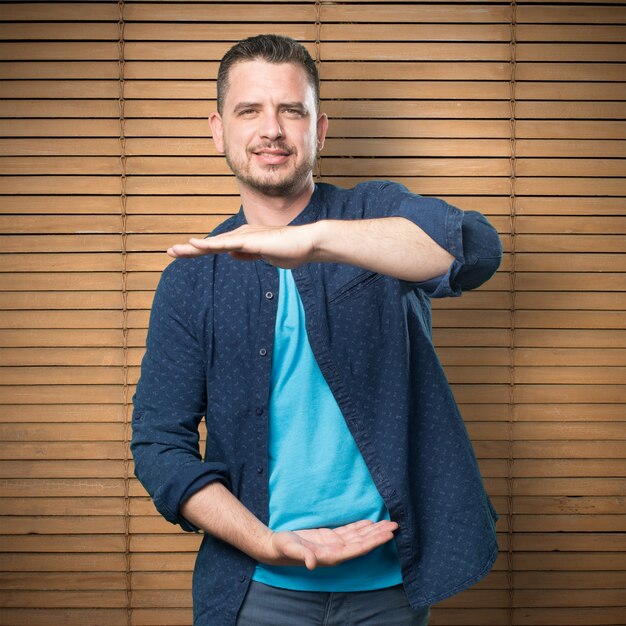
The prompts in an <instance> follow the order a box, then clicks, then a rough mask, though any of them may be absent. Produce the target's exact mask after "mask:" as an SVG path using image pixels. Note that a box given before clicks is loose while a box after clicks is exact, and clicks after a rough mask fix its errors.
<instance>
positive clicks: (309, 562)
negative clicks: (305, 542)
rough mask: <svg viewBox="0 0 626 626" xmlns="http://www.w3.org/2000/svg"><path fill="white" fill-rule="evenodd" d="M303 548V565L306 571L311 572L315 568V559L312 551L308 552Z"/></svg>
mask: <svg viewBox="0 0 626 626" xmlns="http://www.w3.org/2000/svg"><path fill="white" fill-rule="evenodd" d="M302 547H303V549H304V550H303V556H304V565H305V566H306V568H307V569H308V570H313V569H315V568H316V567H317V557H316V556H315V552H313V550H309V548H307V547H306V546H302Z"/></svg>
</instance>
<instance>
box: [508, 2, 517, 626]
mask: <svg viewBox="0 0 626 626" xmlns="http://www.w3.org/2000/svg"><path fill="white" fill-rule="evenodd" d="M516 26H517V5H516V2H515V0H513V1H512V2H511V22H510V41H509V50H510V57H511V59H510V81H509V104H510V157H509V163H510V169H509V178H510V193H509V226H510V242H511V243H510V271H509V288H510V294H509V297H510V303H509V402H508V420H507V423H508V446H507V521H508V527H507V553H506V554H507V590H508V611H507V623H508V626H512V625H513V621H514V609H515V570H514V550H513V538H514V519H515V511H514V493H515V490H514V476H515V472H514V461H515V458H514V449H513V442H514V436H515V431H514V423H515V419H516V415H515V347H516V346H515V311H516V301H515V295H516V290H515V256H516V255H515V233H516V208H517V206H516V205H517V202H516V196H515V180H516V128H515V121H516V114H515V102H516V93H515V79H516V65H517V54H516Z"/></svg>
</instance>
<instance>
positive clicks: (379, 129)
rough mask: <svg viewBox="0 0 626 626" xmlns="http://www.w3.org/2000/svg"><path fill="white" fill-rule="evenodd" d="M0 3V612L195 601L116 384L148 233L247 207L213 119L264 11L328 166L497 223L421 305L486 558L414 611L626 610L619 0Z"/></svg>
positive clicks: (135, 319) (124, 620) (29, 617)
mask: <svg viewBox="0 0 626 626" xmlns="http://www.w3.org/2000/svg"><path fill="white" fill-rule="evenodd" d="M0 11H1V13H2V15H1V19H2V21H3V23H2V39H3V41H2V43H0V54H1V58H2V64H1V66H2V83H1V84H2V95H3V97H4V100H3V101H2V103H0V106H1V107H2V118H3V119H2V122H1V123H2V140H1V142H0V147H1V154H0V166H1V168H2V171H1V173H2V174H3V175H4V176H3V179H2V189H1V190H0V193H1V194H2V196H1V207H2V210H1V211H2V212H1V215H0V227H1V229H2V235H1V248H0V252H1V253H2V268H1V272H0V281H1V285H0V289H1V290H2V292H1V293H0V298H1V307H2V311H0V340H1V342H2V346H3V349H2V353H1V362H0V365H1V367H2V371H1V375H2V376H1V386H0V389H1V394H2V395H1V399H0V410H1V414H2V424H1V425H0V450H1V456H0V459H1V460H0V472H1V478H0V481H1V483H0V484H1V485H2V489H1V504H2V512H3V514H4V516H3V517H2V518H1V524H2V526H1V529H0V533H1V535H0V541H1V543H2V546H1V550H2V557H1V566H0V570H1V571H0V579H1V585H0V607H1V610H0V624H2V625H4V626H8V625H11V626H13V625H24V626H38V625H54V626H57V625H64V626H109V625H124V624H133V625H155V626H156V625H162V626H179V625H180V626H182V625H189V624H191V621H192V617H191V594H190V591H189V588H190V582H191V570H192V567H193V562H194V555H195V552H196V549H197V546H198V542H199V537H198V536H195V535H193V534H186V533H183V532H182V531H180V530H179V529H178V528H177V527H174V526H171V525H170V524H168V523H167V522H165V521H164V520H163V519H161V518H160V517H159V516H158V515H157V514H156V511H155V509H154V507H153V505H152V504H151V502H150V501H149V499H148V498H147V496H146V493H145V492H144V491H143V489H142V487H141V486H140V485H139V484H138V483H137V481H136V480H135V479H134V477H133V472H132V460H131V459H130V457H129V452H128V440H129V436H130V427H129V423H128V420H129V416H130V401H131V397H132V393H133V389H134V384H135V383H136V381H137V378H138V376H139V364H140V359H141V356H142V352H143V347H144V341H145V334H146V327H147V322H148V314H149V308H150V303H151V299H152V293H153V290H154V287H155V285H156V283H157V280H158V277H159V273H160V272H161V270H162V269H163V268H164V267H165V265H166V264H167V262H168V257H166V255H165V254H164V252H163V251H164V250H165V248H166V247H167V246H168V245H170V244H172V243H174V242H180V241H184V240H186V239H187V237H188V236H190V235H194V234H195V235H198V234H200V235H204V234H206V233H207V232H208V231H210V230H211V229H212V228H213V227H214V226H215V225H216V224H217V223H219V222H220V221H222V220H223V219H224V218H225V217H226V216H227V215H229V214H231V213H232V212H234V211H236V210H237V209H238V202H237V196H236V187H235V184H234V181H233V178H232V176H231V175H230V173H229V171H228V169H227V167H226V164H225V162H224V161H223V159H222V158H221V157H219V156H217V155H216V153H215V151H214V148H213V146H212V144H211V141H210V139H209V132H208V125H207V123H206V119H205V118H206V117H207V115H208V113H209V112H210V111H211V110H213V108H214V97H215V82H214V79H215V76H216V72H217V65H218V60H219V59H220V57H221V56H222V55H223V53H224V52H225V51H226V50H227V49H228V47H230V45H232V43H233V42H234V41H236V40H238V39H240V38H242V37H246V36H249V35H253V34H258V33H262V32H275V33H282V34H287V35H290V36H292V37H294V38H296V39H298V40H300V41H302V42H303V43H305V45H306V46H307V47H308V48H309V50H310V51H311V53H312V55H313V56H314V57H316V58H317V59H318V60H319V68H320V72H321V76H322V79H323V82H322V97H323V100H324V102H323V106H324V109H325V110H326V111H327V112H328V113H329V115H330V117H331V126H330V133H329V135H330V138H329V140H328V144H327V147H326V148H325V150H324V153H323V157H322V159H321V162H320V164H319V170H320V171H319V172H318V174H319V175H320V176H321V178H322V179H323V180H327V181H330V182H333V183H338V184H340V185H345V186H350V185H352V184H354V183H356V182H357V181H360V180H365V179H369V178H393V179H394V180H398V181H401V182H403V183H405V184H406V185H408V186H409V187H410V188H411V189H412V190H413V191H415V192H418V193H421V194H423V195H437V196H440V197H443V198H445V199H447V200H448V201H450V202H452V203H453V204H456V205H457V206H459V207H461V208H463V209H478V210H481V211H483V212H484V213H485V214H486V215H488V216H489V218H490V220H491V221H492V222H493V224H494V225H495V226H496V227H497V228H498V230H499V232H500V233H501V236H502V240H503V242H504V247H505V252H506V254H505V259H504V263H503V266H502V268H501V269H500V271H499V272H498V274H497V275H496V276H495V277H494V279H493V280H491V281H490V282H489V283H488V284H487V285H486V286H485V287H483V288H481V289H479V290H478V291H476V292H472V293H468V294H466V295H465V296H464V297H463V298H461V299H451V300H447V301H441V302H436V303H435V306H434V308H435V313H434V326H435V331H434V334H435V340H436V343H437V346H438V347H439V350H440V354H441V358H442V361H443V363H444V365H445V368H446V371H447V373H448V376H449V378H450V380H451V382H452V384H453V389H454V393H455V396H456V398H457V400H458V401H459V403H460V405H461V410H462V412H463V415H464V417H465V420H466V422H467V425H468V429H469V432H470V434H471V436H472V439H473V442H474V445H475V449H476V452H477V455H478V457H479V460H480V465H481V468H482V471H483V474H484V477H485V482H486V485H487V488H488V491H489V492H490V494H491V495H492V497H493V500H494V503H495V505H496V508H497V509H498V511H499V512H500V513H501V519H500V521H499V523H498V530H499V537H500V548H501V554H500V557H499V559H498V561H497V563H496V565H495V568H494V570H493V572H492V573H491V574H490V575H489V576H488V577H487V578H485V579H484V580H483V581H482V582H481V583H479V584H478V585H476V586H475V587H474V588H472V589H470V590H468V591H466V592H464V593H462V594H460V595H458V596H456V597H454V598H452V599H449V600H447V601H445V602H443V603H441V604H440V605H439V606H437V607H436V608H435V609H434V610H433V613H432V620H431V623H432V625H433V626H443V625H450V626H452V625H458V626H472V625H485V626H492V625H508V624H519V625H537V626H540V625H543V626H553V625H564V626H574V625H585V626H597V625H613V626H615V625H618V624H626V592H625V590H626V541H625V533H624V531H625V530H626V512H625V508H624V503H625V491H626V482H625V476H626V459H625V456H626V455H625V451H626V445H625V439H626V429H625V425H626V424H625V412H624V406H625V403H626V388H625V386H624V382H625V381H626V315H625V308H626V307H625V305H626V254H625V252H626V243H625V242H626V238H625V235H624V234H625V233H626V203H625V200H624V196H625V192H626V183H625V181H624V177H623V176H624V173H625V168H624V157H625V156H626V141H624V139H625V138H626V131H625V125H624V118H626V115H625V106H624V96H625V94H626V89H625V81H626V65H625V63H624V61H625V60H626V46H625V45H624V43H623V42H624V41H626V26H625V24H626V7H625V6H624V3H619V2H610V1H609V0H607V1H605V2H603V3H600V2H596V1H594V0H586V1H585V0H582V1H581V2H578V3H570V2H561V1H559V0H554V1H553V2H544V1H539V2H522V1H520V2H517V3H515V2H513V3H507V2H498V1H483V2H460V3H459V2H457V3H452V2H448V1H446V0H430V1H428V2H401V1H400V2H397V3H393V4H390V3H384V2H379V1H376V0H373V1H371V2H369V1H362V2H356V1H354V2H353V1H351V0H340V1H338V2H326V1H323V2H318V3H315V2H311V1H308V2H261V1H256V2H249V3H246V2H238V1H231V2H169V3H168V2H164V3H160V2H159V3H157V2H152V3H151V2H126V3H119V5H118V3H116V2H82V3H72V2H60V3H40V4H36V3H2V4H1V5H0ZM442 558H445V555H442ZM294 626H297V625H294Z"/></svg>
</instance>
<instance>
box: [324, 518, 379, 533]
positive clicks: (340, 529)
mask: <svg viewBox="0 0 626 626" xmlns="http://www.w3.org/2000/svg"><path fill="white" fill-rule="evenodd" d="M373 525H374V522H372V520H369V519H362V520H359V521H358V522H351V523H350V524H345V525H344V526H337V528H334V529H333V531H334V532H335V533H337V534H338V535H346V534H351V533H353V532H354V531H357V530H360V529H362V528H367V527H370V526H373Z"/></svg>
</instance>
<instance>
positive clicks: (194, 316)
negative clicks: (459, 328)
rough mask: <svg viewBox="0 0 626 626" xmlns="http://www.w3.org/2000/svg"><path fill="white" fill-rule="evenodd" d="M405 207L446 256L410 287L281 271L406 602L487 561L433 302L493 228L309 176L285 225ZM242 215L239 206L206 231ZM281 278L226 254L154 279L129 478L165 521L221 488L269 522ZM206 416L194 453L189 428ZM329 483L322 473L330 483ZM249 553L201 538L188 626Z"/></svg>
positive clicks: (493, 547) (473, 265)
mask: <svg viewBox="0 0 626 626" xmlns="http://www.w3.org/2000/svg"><path fill="white" fill-rule="evenodd" d="M394 216H399V217H404V218H407V219H409V220H410V221H412V222H414V223H415V224H417V225H418V226H420V227H421V228H422V229H423V230H424V231H425V232H426V233H427V234H428V235H429V236H430V237H432V238H433V239H434V240H435V241H436V242H437V243H438V244H439V245H441V246H442V247H443V248H445V249H446V250H448V251H449V252H450V253H451V254H452V255H453V256H454V257H455V260H454V262H453V263H452V265H451V266H450V268H449V270H448V272H447V273H446V274H445V275H443V276H440V277H438V278H436V279H433V280H430V281H427V282H424V283H411V282H407V281H403V280H399V279H397V278H392V277H389V276H385V275H382V274H377V273H375V272H372V271H369V270H365V269H362V268H359V267H356V266H352V265H347V264H338V263H309V264H305V265H303V266H301V267H299V268H297V269H294V270H293V276H294V279H295V282H296V286H297V288H298V292H299V294H300V297H301V299H302V302H303V305H304V309H305V315H306V330H307V333H308V336H309V341H310V344H311V347H312V349H313V353H314V355H315V358H316V360H317V362H318V365H319V367H320V370H321V372H322V374H323V376H324V378H325V379H326V381H327V383H328V385H329V387H330V389H331V391H332V393H333V395H334V396H335V398H336V400H337V403H338V405H339V407H340V408H341V411H342V413H343V415H344V417H345V419H346V422H347V424H348V427H349V428H350V431H351V432H352V434H353V436H354V439H355V441H356V443H357V445H358V447H359V450H360V451H361V454H362V455H363V458H364V460H365V462H366V464H367V467H368V469H369V471H370V473H371V475H372V478H373V480H374V483H375V485H376V488H377V489H378V491H379V492H380V494H381V496H382V498H383V500H384V501H385V504H386V505H387V508H388V510H389V513H390V516H391V519H392V520H394V521H396V522H398V524H399V528H398V530H397V531H396V532H395V539H394V540H395V542H396V545H397V548H398V554H399V557H400V563H401V568H402V576H403V581H404V587H405V590H406V593H407V596H408V599H409V602H410V603H411V605H412V606H413V607H415V608H418V607H423V606H428V605H432V604H434V603H436V602H438V601H440V600H442V599H444V598H446V597H448V596H451V595H453V594H456V593H458V592H459V591H461V590H463V589H465V588H467V587H469V586H470V585H472V584H474V583H476V582H477V581H478V580H479V579H480V578H482V577H483V576H484V575H485V574H486V573H487V572H488V571H489V570H490V569H491V567H492V565H493V563H494V561H495V558H496V556H497V554H498V546H497V541H496V533H495V522H496V520H497V517H498V516H497V514H496V512H495V510H494V509H493V506H492V504H491V502H490V499H489V497H488V495H487V494H486V492H485V489H484V486H483V482H482V478H481V475H480V472H479V469H478V464H477V462H476V458H475V455H474V451H473V448H472V445H471V442H470V440H469V437H468V434H467V431H466V429H465V425H464V423H463V420H462V418H461V416H460V414H459V411H458V409H457V406H456V404H455V401H454V398H453V396H452V392H451V390H450V387H449V384H448V382H447V380H446V377H445V374H444V371H443V369H442V366H441V363H440V362H439V359H438V357H437V354H436V352H435V349H434V347H433V344H432V340H431V314H430V302H429V299H430V298H431V297H443V296H458V295H460V294H461V293H462V291H463V290H466V289H472V288H474V287H478V286H479V285H481V284H482V283H484V282H485V281H486V280H488V279H489V278H490V277H491V276H492V275H493V274H494V272H495V271H496V270H497V268H498V266H499V264H500V260H501V255H502V248H501V244H500V239H499V237H498V234H497V232H496V231H495V229H494V228H493V227H492V226H491V225H490V224H489V222H488V221H487V220H486V219H485V218H484V217H483V216H482V215H481V214H480V213H477V212H475V211H467V212H463V211H461V210H459V209H457V208H455V207H452V206H450V205H449V204H447V203H445V202H443V201H442V200H438V199H433V198H423V197H420V196H416V195H415V194H412V193H409V192H408V191H407V190H406V188H404V187H403V186H402V185H399V184H396V183H391V182H386V181H372V182H369V183H363V184H360V185H357V186H356V187H355V188H354V189H350V190H346V189H341V188H339V187H334V186H332V185H328V184H318V185H316V188H315V192H314V194H313V196H312V197H311V200H310V202H309V204H308V205H307V206H306V208H305V209H304V210H303V211H302V212H301V213H300V214H299V215H298V216H297V217H296V218H295V219H294V220H293V221H292V222H291V224H292V225H298V224H307V223H311V222H315V221H317V220H323V219H338V220H353V219H370V218H382V217H394ZM244 223H245V216H244V213H243V210H240V211H239V213H238V214H236V215H234V216H232V217H231V218H229V219H227V220H226V221H225V222H223V223H222V224H220V226H218V227H217V228H216V229H215V231H213V233H212V234H218V233H221V232H226V231H229V230H233V229H234V228H237V227H238V226H241V225H242V224H244ZM277 290H278V271H277V269H276V268H275V267H273V266H272V265H270V264H268V263H266V262H265V261H254V262H249V261H237V260H235V259H233V258H232V257H231V256H230V255H228V254H221V255H207V256H202V257H197V258H193V259H178V260H176V261H174V262H173V263H171V264H170V265H169V266H168V267H167V268H166V269H165V271H164V272H163V275H162V277H161V281H160V283H159V286H158V288H157V291H156V294H155V298H154V303H153V307H152V313H151V316H150V328H149V331H148V339H147V349H146V354H145V356H144V359H143V361H142V365H141V378H140V380H139V383H138V386H137V393H136V395H135V397H134V405H135V406H134V412H133V437H132V441H131V449H132V453H133V456H134V460H135V474H136V476H137V477H138V479H139V480H140V481H141V483H142V484H143V485H144V486H145V488H146V489H147V491H148V493H149V494H150V495H151V497H152V499H153V500H154V503H155V505H156V507H157V509H158V510H159V511H160V513H161V514H162V515H163V516H164V517H165V518H166V519H167V520H169V521H170V522H172V523H178V524H180V525H181V526H182V528H184V529H185V530H195V528H194V527H193V526H192V525H191V524H189V523H188V522H187V521H186V520H185V519H184V518H182V517H181V515H180V513H179V506H180V504H181V503H182V502H184V500H185V499H186V498H188V497H189V496H190V495H191V494H192V493H194V492H195V491H197V490H198V489H200V488H201V487H203V486H204V485H206V484H207V483H209V482H211V481H215V480H219V481H221V482H223V483H224V484H225V485H226V486H227V487H228V488H229V489H230V490H231V491H232V493H233V494H234V495H235V496H236V497H237V498H239V500H241V502H242V503H243V504H244V505H245V506H246V507H248V508H249V509H250V510H251V511H252V512H253V513H254V514H255V515H256V516H257V517H258V518H259V519H260V520H261V521H263V522H264V523H267V521H268V454H267V442H268V414H267V412H268V403H269V389H270V369H271V361H272V359H271V356H272V347H273V345H274V323H275V318H276V303H277V300H278V298H277V297H276V296H277ZM204 416H206V423H207V441H206V450H205V454H204V458H202V456H201V453H200V450H199V436H198V424H199V422H200V420H201V419H202V418H203V417H204ZM329 480H332V476H329ZM254 568H255V562H254V560H253V559H252V558H250V557H249V556H248V555H246V554H244V553H242V552H241V551H239V550H237V549H236V548H234V547H232V546H231V545H229V544H227V543H225V542H223V541H221V540H219V539H216V538H214V537H212V536H211V535H209V534H205V535H204V538H203V541H202V545H201V547H200V551H199V554H198V557H197V561H196V566H195V569H194V577H193V603H194V624H195V625H196V626H216V625H222V624H223V625H225V626H226V625H231V626H232V625H234V624H235V621H236V616H237V612H238V611H239V608H240V606H241V603H242V601H243V597H244V595H245V593H246V590H247V587H248V584H249V581H250V577H251V575H252V573H253V571H254Z"/></svg>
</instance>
